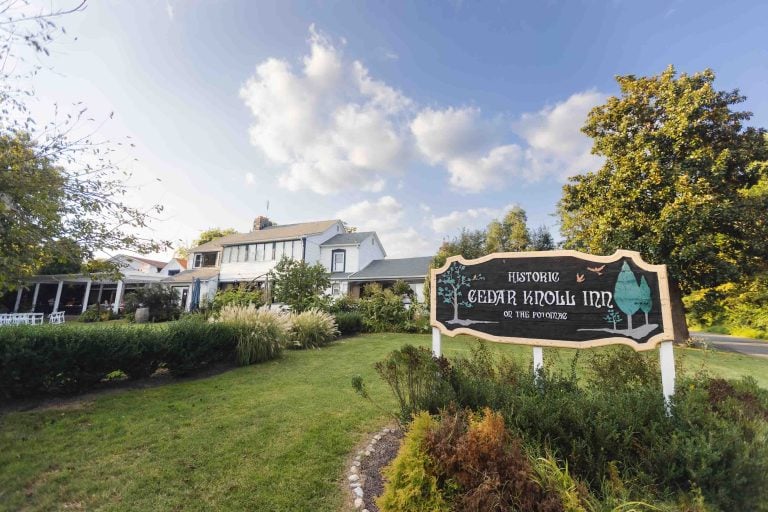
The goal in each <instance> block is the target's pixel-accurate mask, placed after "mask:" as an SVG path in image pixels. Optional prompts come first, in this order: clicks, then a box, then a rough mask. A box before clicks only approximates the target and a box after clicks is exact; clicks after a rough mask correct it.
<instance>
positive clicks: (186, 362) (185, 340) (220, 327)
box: [163, 316, 240, 376]
mask: <svg viewBox="0 0 768 512" xmlns="http://www.w3.org/2000/svg"><path fill="white" fill-rule="evenodd" d="M239 335H240V331H239V329H238V328H237V327H236V326H235V325H231V324H228V323H224V322H220V323H213V322H207V321H205V319H204V318H202V317H199V316H197V317H195V316H192V317H185V318H184V319H182V320H179V321H178V322H174V323H172V324H169V325H168V326H167V330H166V331H165V332H164V338H165V343H164V345H165V355H164V359H163V360H164V362H165V366H166V367H167V368H168V370H169V371H170V372H171V375H173V376H183V375H189V374H191V373H194V372H196V371H198V370H201V369H203V368H206V367H210V366H211V365H212V364H215V363H218V362H227V361H231V362H234V361H235V345H236V343H237V340H238V336H239Z"/></svg>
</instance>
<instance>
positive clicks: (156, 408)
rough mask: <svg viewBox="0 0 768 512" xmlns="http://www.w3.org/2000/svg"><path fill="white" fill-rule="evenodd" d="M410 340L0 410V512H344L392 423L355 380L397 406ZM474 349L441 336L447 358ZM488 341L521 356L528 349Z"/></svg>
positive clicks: (726, 364) (743, 366)
mask: <svg viewBox="0 0 768 512" xmlns="http://www.w3.org/2000/svg"><path fill="white" fill-rule="evenodd" d="M405 343H413V344H421V345H429V343H430V337H429V336H409V335H396V334H377V335H366V336H359V337H355V338H350V339H346V340H341V341H337V342H335V343H333V344H332V345H330V346H328V347H325V348H323V349H321V350H308V351H288V352H286V353H285V354H284V356H283V357H282V358H281V359H279V360H277V361H273V362H269V363H264V364H260V365H255V366H250V367H245V368H238V369H235V370H232V371H229V372H226V373H223V374H220V375H217V376H214V377H209V378H206V379H200V380H194V381H184V382H177V383H174V384H170V385H166V386H162V387H157V388H152V389H143V390H125V391H119V392H116V393H112V394H105V395H101V396H99V397H98V398H96V399H94V400H93V401H90V402H77V401H74V402H73V403H70V404H69V405H66V406H65V407H62V408H58V409H47V410H38V411H31V412H18V413H10V414H6V415H4V416H2V417H0V509H2V510H52V509H75V510H77V509H83V510H244V509H247V510H269V511H280V510H290V511H299V510H308V511H310V510H311V511H322V510H327V511H332V510H339V509H340V508H341V507H342V506H343V503H344V500H345V494H344V492H343V491H342V480H343V479H344V471H345V466H346V465H345V462H346V461H347V458H348V456H349V455H350V454H351V452H352V450H353V449H354V447H355V446H356V445H357V444H358V443H360V442H362V441H363V439H365V438H366V437H367V436H368V435H369V433H371V432H374V431H375V430H378V429H379V428H380V427H381V426H383V425H384V424H385V423H387V422H388V421H390V419H389V418H388V417H387V415H386V414H384V413H383V412H382V411H380V410H379V409H377V408H376V407H374V406H373V405H372V404H370V403H369V402H367V401H364V400H362V399H361V398H359V397H358V396H357V395H355V393H354V391H353V390H352V387H351V385H350V381H351V379H352V377H353V376H354V375H356V374H361V375H363V377H364V378H365V381H366V383H367V385H368V387H369V389H370V392H371V395H372V396H373V397H374V398H375V399H376V400H377V401H378V402H379V404H380V405H382V406H384V407H386V408H389V409H392V410H393V409H394V401H393V400H392V398H391V397H390V395H389V392H388V391H387V390H386V389H385V387H384V384H383V383H382V382H381V381H380V380H379V379H378V378H377V377H376V375H375V372H374V371H373V369H372V364H373V363H374V362H376V361H378V360H380V359H382V358H383V356H384V355H385V354H387V353H388V352H389V351H391V350H393V349H395V348H398V347H400V346H401V345H403V344H405ZM470 346H471V342H470V340H469V339H468V338H462V337H459V338H455V339H451V338H445V337H444V338H443V350H444V353H445V354H446V355H447V356H449V357H451V356H456V355H458V354H466V353H468V350H469V348H470ZM489 346H490V347H491V348H492V350H494V351H498V352H505V353H511V354H517V355H519V356H520V357H525V358H527V359H530V354H531V349H530V348H529V347H522V346H512V345H501V344H489ZM614 349H615V348H609V349H608V350H614ZM675 353H676V356H677V358H678V360H680V361H682V364H683V366H684V367H685V368H687V369H688V370H689V371H696V370H697V369H698V368H700V367H701V365H702V363H705V362H706V364H707V366H708V368H709V369H710V371H711V372H712V373H714V374H720V375H723V376H726V377H737V376H741V375H752V376H753V377H755V378H756V379H757V380H758V382H759V383H760V385H762V386H764V387H768V372H767V371H766V370H768V360H764V359H758V358H749V357H746V356H741V355H738V354H728V353H716V354H715V353H713V352H704V351H700V350H688V349H679V350H676V352H675ZM573 354H574V351H573V350H555V349H547V350H545V358H546V359H545V361H546V362H547V364H555V365H558V366H559V367H562V368H566V367H567V365H568V363H569V362H570V359H571V357H572V356H573ZM583 355H584V356H587V355H588V352H587V353H585V354H583ZM649 357H658V353H657V352H654V353H651V354H650V355H649ZM585 359H586V357H582V361H583V360H585Z"/></svg>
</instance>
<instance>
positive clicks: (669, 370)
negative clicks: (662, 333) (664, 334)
mask: <svg viewBox="0 0 768 512" xmlns="http://www.w3.org/2000/svg"><path fill="white" fill-rule="evenodd" d="M659 360H660V363H661V389H662V392H663V393H664V402H665V403H666V405H667V412H671V406H672V395H674V394H675V355H674V353H673V350H672V342H671V341H662V342H661V344H660V346H659Z"/></svg>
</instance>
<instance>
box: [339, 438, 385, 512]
mask: <svg viewBox="0 0 768 512" xmlns="http://www.w3.org/2000/svg"><path fill="white" fill-rule="evenodd" d="M389 433H395V429H393V428H389V427H384V428H383V429H381V432H379V433H378V434H376V435H375V436H373V438H372V439H371V440H370V442H369V443H368V446H366V447H365V449H363V450H360V451H359V452H357V455H355V459H354V460H353V461H352V467H351V468H349V475H348V476H347V481H348V482H349V489H350V491H352V499H353V500H354V505H355V510H359V509H361V508H363V496H364V494H363V485H364V484H365V475H363V474H361V472H360V465H361V463H362V460H363V457H369V456H370V455H371V454H372V453H373V450H374V448H375V446H376V443H378V442H379V440H381V438H382V437H383V436H385V435H387V434H389ZM361 512H368V509H367V508H363V509H362V510H361Z"/></svg>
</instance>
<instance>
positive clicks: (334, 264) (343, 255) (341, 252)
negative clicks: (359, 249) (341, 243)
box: [331, 249, 347, 272]
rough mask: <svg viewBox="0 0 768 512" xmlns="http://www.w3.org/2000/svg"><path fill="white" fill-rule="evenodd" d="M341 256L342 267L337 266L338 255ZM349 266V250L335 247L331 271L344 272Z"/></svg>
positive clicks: (332, 254) (332, 253)
mask: <svg viewBox="0 0 768 512" xmlns="http://www.w3.org/2000/svg"><path fill="white" fill-rule="evenodd" d="M337 256H341V269H339V268H337V267H338V265H337V260H336V257H337ZM346 268H347V251H346V250H344V249H334V250H333V251H332V252H331V272H344V271H345V270H346Z"/></svg>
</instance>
